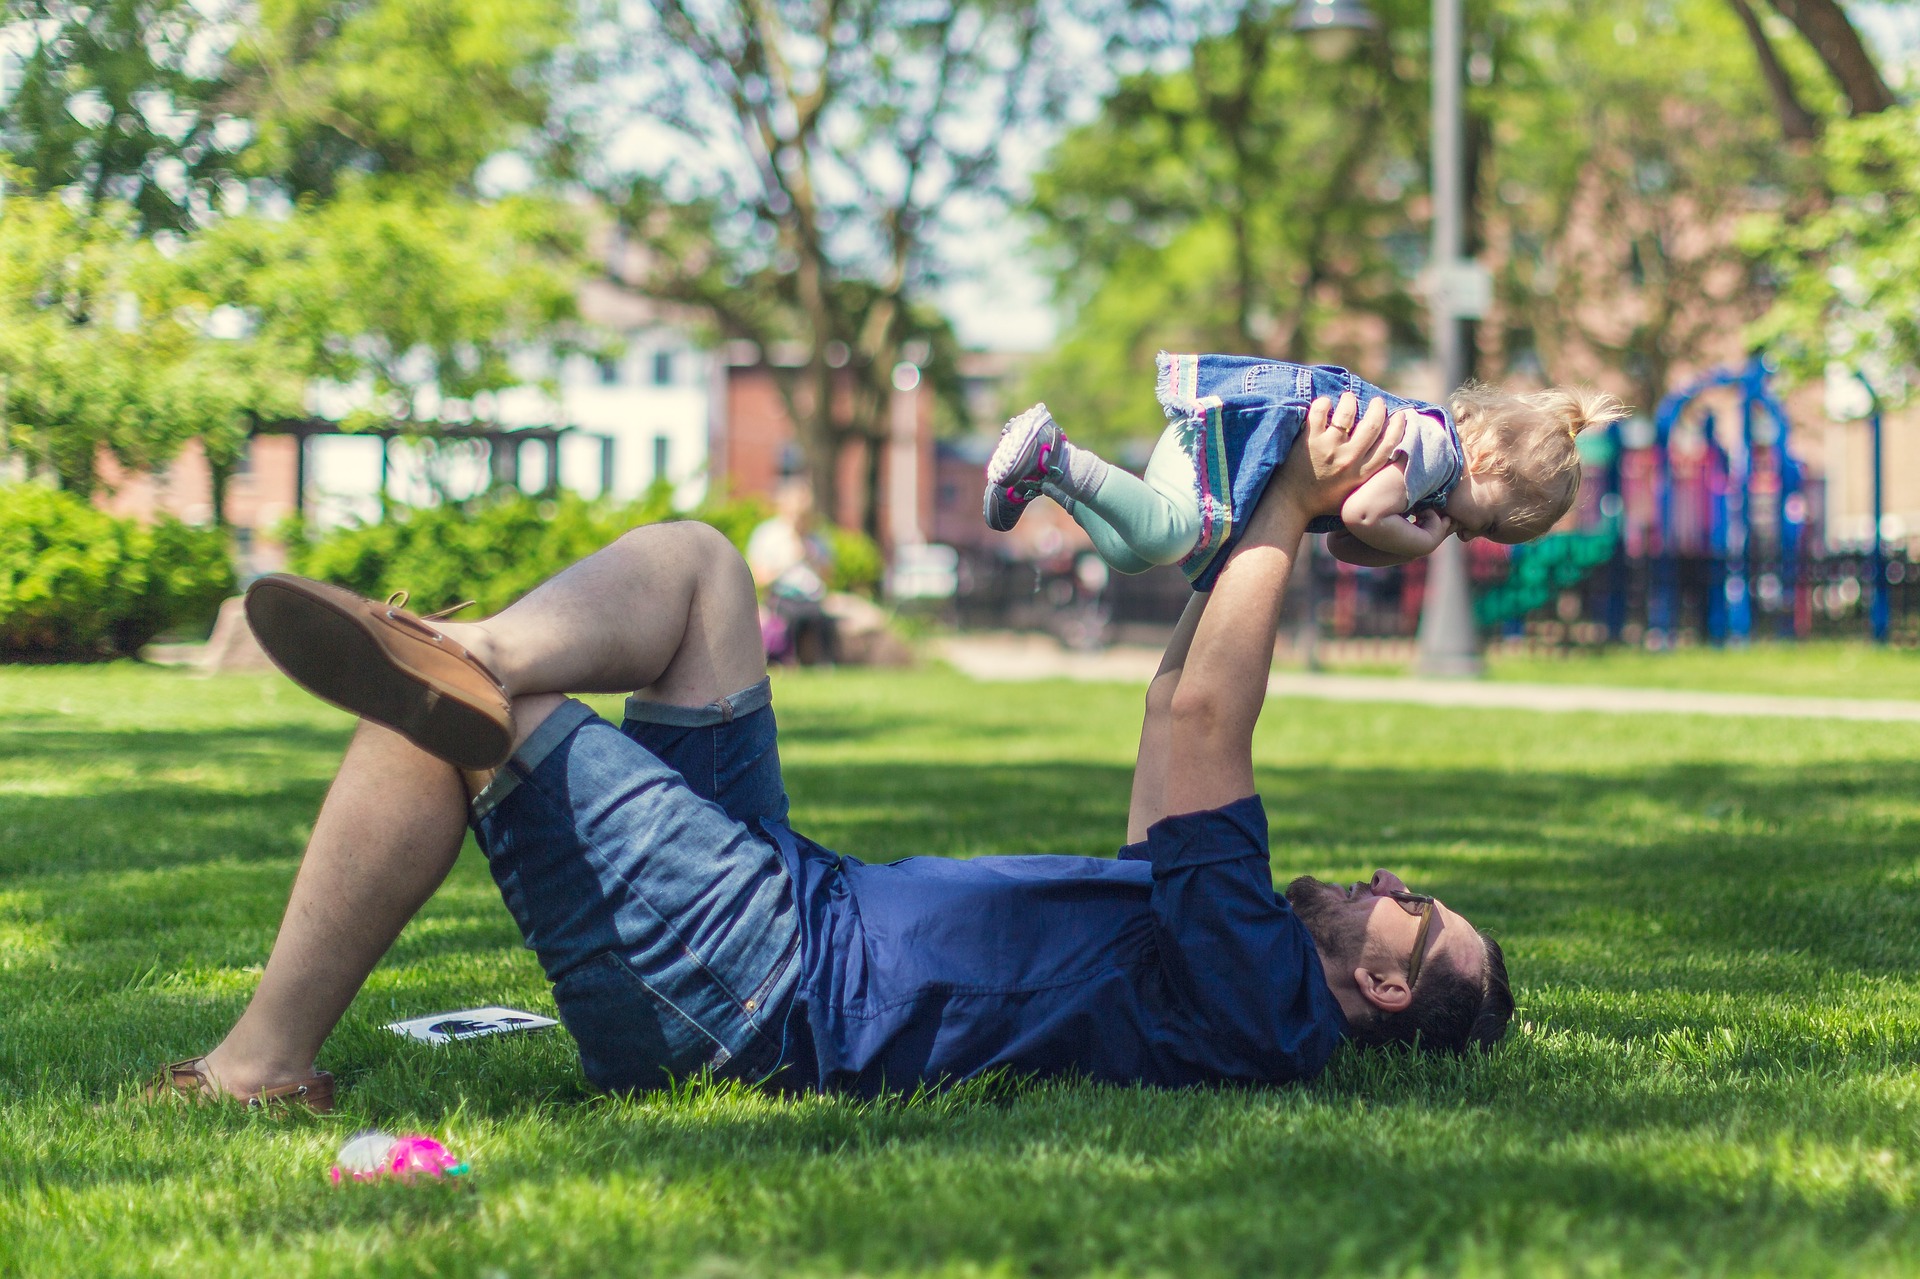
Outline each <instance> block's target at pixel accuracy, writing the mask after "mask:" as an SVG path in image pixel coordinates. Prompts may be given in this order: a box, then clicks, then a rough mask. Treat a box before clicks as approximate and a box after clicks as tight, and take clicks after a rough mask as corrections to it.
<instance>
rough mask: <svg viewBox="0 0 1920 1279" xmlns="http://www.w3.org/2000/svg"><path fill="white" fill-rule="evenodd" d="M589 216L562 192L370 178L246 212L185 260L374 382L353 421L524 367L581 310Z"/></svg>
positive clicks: (344, 368)
mask: <svg viewBox="0 0 1920 1279" xmlns="http://www.w3.org/2000/svg"><path fill="white" fill-rule="evenodd" d="M577 249H578V240H577V236H576V234H575V229H574V228H573V227H572V225H571V223H570V222H569V220H568V219H567V218H566V216H565V215H564V213H563V212H562V210H561V209H560V208H559V207H558V206H557V205H555V204H552V203H549V202H547V201H544V200H537V199H531V198H527V199H520V198H516V199H509V200H503V201H500V202H498V203H495V204H481V203H477V202H474V201H470V200H463V199H457V198H451V197H438V196H433V195H429V194H423V193H421V192H419V191H417V190H412V189H408V188H405V187H401V186H397V185H394V184H386V185H380V184H373V183H362V184H356V185H354V186H352V187H350V188H349V189H348V190H346V191H344V192H343V193H342V194H341V195H340V196H339V197H338V198H336V199H334V200H331V201H329V202H327V203H324V204H311V205H305V206H302V207H301V208H300V209H299V210H297V211H296V212H295V214H294V215H293V216H292V217H290V218H285V219H275V220H269V219H266V218H235V219H230V220H228V221H226V222H223V223H221V224H220V225H218V226H216V227H213V228H212V229H211V230H209V231H207V232H206V233H204V234H203V235H201V236H200V237H199V238H198V239H197V240H196V241H195V242H194V243H193V244H192V245H191V246H190V248H188V250H187V251H185V252H184V253H182V254H181V255H180V258H179V260H178V262H177V264H176V270H177V273H178V277H179V279H180V281H181V286H182V288H183V289H184V290H185V291H187V292H188V293H189V294H191V295H192V296H193V297H194V298H195V299H197V301H198V303H199V305H200V306H201V307H203V308H207V309H211V308H212V307H216V306H231V307H237V308H239V309H240V310H241V311H242V312H244V313H245V314H246V315H247V316H248V317H250V320H251V322H252V325H253V327H254V330H255V332H256V333H257V334H258V335H259V337H260V339H261V340H262V341H264V342H267V343H269V344H270V345H272V346H273V347H274V348H275V349H277V350H279V351H281V352H283V353H284V355H285V357H286V358H287V360H288V361H289V362H290V363H291V364H292V365H293V366H294V367H295V368H296V369H298V370H299V371H300V372H301V373H303V374H305V375H306V376H308V377H312V378H318V379H324V380H326V381H329V382H332V383H336V384H338V385H341V386H354V385H356V384H362V383H364V384H365V385H367V386H368V387H369V388H370V389H371V400H370V402H367V403H363V404H362V405H361V406H360V407H359V409H358V411H357V412H355V413H353V414H350V415H349V416H348V419H347V421H348V425H349V426H352V425H354V424H355V423H361V424H368V425H370V424H372V423H373V422H375V421H378V422H382V423H385V422H391V421H400V422H409V421H419V420H423V419H427V420H430V419H432V418H434V417H436V416H438V415H440V414H441V413H443V412H447V411H448V410H449V408H450V407H451V406H449V405H448V404H447V401H469V400H471V399H472V398H473V397H474V396H476V395H479V394H482V393H484V392H487V391H495V390H499V389H501V388H503V387H507V386H512V385H514V384H516V383H517V382H519V381H520V380H521V379H520V378H519V377H518V376H517V375H516V374H515V373H514V371H513V370H512V369H511V368H509V367H508V357H509V355H510V354H511V353H512V352H513V351H514V350H515V349H516V348H519V347H522V346H526V345H530V344H534V343H537V342H539V341H541V340H542V339H544V338H547V337H549V336H550V335H552V334H553V332H554V328H555V326H556V325H559V324H561V323H562V322H564V321H565V320H567V319H569V318H571V317H572V316H573V314H574V283H575V281H574V277H573V269H572V268H573V264H574V255H575V253H576V251H577Z"/></svg>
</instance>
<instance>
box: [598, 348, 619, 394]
mask: <svg viewBox="0 0 1920 1279" xmlns="http://www.w3.org/2000/svg"><path fill="white" fill-rule="evenodd" d="M593 367H594V369H595V371H596V372H597V373H598V374H599V375H600V385H601V386H618V385H620V364H619V361H617V360H615V359H613V358H612V357H610V356H605V355H596V356H595V357H593Z"/></svg>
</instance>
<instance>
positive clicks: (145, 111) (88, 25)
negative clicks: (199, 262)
mask: <svg viewBox="0 0 1920 1279" xmlns="http://www.w3.org/2000/svg"><path fill="white" fill-rule="evenodd" d="M204 8H205V6H202V5H198V4H195V3H193V0H9V3H8V4H7V5H6V8H5V17H4V18H3V19H0V32H3V33H4V35H5V37H6V38H7V39H8V42H9V48H12V49H19V50H22V54H21V58H20V62H19V64H18V66H17V68H15V69H12V70H11V72H10V74H9V75H8V76H7V78H6V82H5V86H4V87H5V96H4V98H0V154H5V155H6V156H7V157H8V158H10V159H11V160H12V161H13V163H14V164H16V165H18V166H19V168H20V169H21V171H22V172H23V173H24V174H25V175H26V178H27V181H28V185H29V187H30V189H31V190H33V191H35V192H38V193H42V194H44V193H47V192H51V191H58V190H61V189H63V188H64V189H68V190H71V191H73V192H74V193H75V194H76V195H77V196H79V197H80V198H81V199H82V201H83V202H84V204H85V205H86V207H88V208H89V209H93V210H98V209H100V208H101V207H103V206H104V205H106V204H108V203H124V204H126V205H127V206H129V207H130V208H131V209H132V210H133V211H134V215H135V218H136V220H137V222H138V224H139V226H140V229H141V231H142V232H143V233H149V234H150V233H152V232H155V231H185V230H188V229H190V228H191V227H192V226H193V224H194V222H195V221H196V220H197V219H198V218H199V217H200V216H202V215H203V214H204V213H205V211H206V209H207V206H208V204H209V203H210V201H211V199H212V198H213V195H214V192H215V188H216V187H217V185H218V184H219V183H220V181H221V180H222V179H228V180H230V179H231V176H232V174H233V172H234V168H235V163H236V158H237V157H236V152H237V151H238V150H239V148H240V147H241V146H242V145H244V141H245V137H246V130H245V128H243V127H235V126H236V125H237V123H238V122H237V121H234V120H232V119H230V118H229V113H230V110H231V107H232V105H233V104H232V102H231V101H224V100H223V99H225V98H226V97H227V95H228V89H229V86H228V85H227V83H226V80H225V76H224V74H223V72H224V67H223V66H222V64H221V62H220V60H219V59H218V58H217V57H209V56H208V55H209V53H210V52H213V51H215V50H217V49H218V48H219V47H221V46H223V45H224V44H225V43H226V41H227V40H230V39H231V35H230V34H229V31H230V27H231V22H230V15H228V14H225V13H220V14H218V15H217V16H216V15H213V14H209V13H207V12H203V9H204Z"/></svg>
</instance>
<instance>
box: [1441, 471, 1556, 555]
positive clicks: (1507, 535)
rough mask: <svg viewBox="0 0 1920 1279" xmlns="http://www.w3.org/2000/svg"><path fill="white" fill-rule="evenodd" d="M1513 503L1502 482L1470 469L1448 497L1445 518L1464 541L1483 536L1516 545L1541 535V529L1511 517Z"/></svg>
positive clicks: (1505, 543) (1510, 492) (1510, 494)
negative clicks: (1474, 472)
mask: <svg viewBox="0 0 1920 1279" xmlns="http://www.w3.org/2000/svg"><path fill="white" fill-rule="evenodd" d="M1513 506H1514V500H1513V493H1512V491H1511V490H1509V489H1508V487H1507V485H1506V484H1505V482H1503V481H1501V480H1498V479H1494V478H1493V477H1491V476H1486V475H1475V474H1473V473H1472V472H1471V471H1469V472H1468V473H1467V475H1466V478H1464V479H1462V480H1461V481H1460V482H1459V483H1458V484H1456V485H1454V486H1453V492H1452V493H1451V494H1449V495H1448V497H1447V518H1448V519H1449V520H1452V521H1453V532H1454V536H1456V537H1458V538H1459V539H1460V540H1461V541H1463V542H1471V541H1472V540H1473V539H1474V538H1476V537H1484V538H1486V539H1487V540H1488V541H1490V542H1500V543H1502V544H1504V545H1507V546H1516V545H1518V544H1519V543H1521V542H1528V541H1532V540H1533V539H1534V538H1536V537H1538V536H1540V534H1541V533H1542V532H1543V531H1544V530H1542V529H1537V528H1532V527H1528V526H1523V525H1521V524H1520V523H1519V522H1518V521H1516V520H1515V519H1514V518H1513V517H1512V515H1511V511H1512V509H1513Z"/></svg>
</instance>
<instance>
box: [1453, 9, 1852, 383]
mask: <svg viewBox="0 0 1920 1279" xmlns="http://www.w3.org/2000/svg"><path fill="white" fill-rule="evenodd" d="M1508 22H1509V24H1510V25H1509V28H1508V30H1509V32H1510V35H1509V38H1508V40H1507V42H1506V47H1505V49H1504V50H1503V54H1504V56H1503V57H1502V58H1501V59H1500V61H1499V67H1498V72H1497V75H1496V77H1495V79H1494V82H1493V83H1492V84H1490V85H1489V86H1487V87H1486V88H1484V89H1482V90H1479V91H1477V94H1476V96H1475V108H1476V110H1478V111H1480V112H1483V113H1484V115H1485V118H1486V120H1487V128H1488V130H1489V134H1488V137H1489V143H1490V145H1489V146H1488V148H1487V150H1486V156H1485V167H1484V168H1483V170H1482V179H1481V183H1480V186H1481V190H1482V192H1483V195H1482V198H1481V201H1480V213H1481V217H1482V222H1483V225H1484V227H1485V229H1486V238H1487V239H1488V240H1489V241H1491V242H1492V244H1493V246H1494V248H1495V253H1494V254H1493V255H1492V256H1493V257H1494V259H1495V261H1496V262H1497V263H1498V265H1499V268H1500V269H1499V275H1498V277H1497V281H1496V285H1497V296H1498V298H1499V302H1500V305H1501V308H1502V312H1503V315H1502V319H1503V322H1504V323H1505V324H1506V325H1507V326H1509V341H1507V342H1503V343H1502V345H1503V346H1506V347H1507V348H1508V349H1507V350H1506V352H1505V354H1506V356H1507V358H1508V359H1509V360H1510V361H1512V360H1516V359H1518V360H1522V361H1524V360H1525V359H1526V357H1528V356H1537V358H1538V362H1539V365H1540V368H1541V371H1542V372H1544V374H1545V376H1546V377H1547V379H1548V380H1550V381H1561V382H1568V381H1590V380H1596V379H1598V380H1601V381H1613V382H1615V384H1616V385H1619V384H1620V383H1625V385H1619V389H1620V390H1621V391H1622V393H1623V394H1624V395H1625V397H1626V399H1627V400H1628V402H1629V403H1630V404H1632V405H1635V406H1637V407H1638V408H1639V410H1640V411H1642V412H1647V413H1651V412H1652V410H1653V407H1654V405H1656V404H1657V403H1658V402H1659V397H1660V396H1661V395H1663V394H1664V393H1665V392H1666V391H1668V390H1670V389H1671V387H1672V383H1673V379H1674V377H1675V369H1676V368H1677V367H1679V368H1685V367H1698V366H1699V364H1701V363H1702V362H1703V361H1707V360H1716V359H1727V358H1732V357H1733V356H1734V355H1736V354H1737V347H1736V346H1735V345H1733V344H1732V343H1730V342H1729V337H1730V333H1729V324H1730V320H1731V319H1733V318H1735V317H1738V318H1742V319H1744V318H1745V317H1747V316H1750V315H1753V314H1755V313H1756V311H1757V310H1758V309H1759V308H1760V307H1762V306H1764V305H1765V300H1766V297H1767V291H1766V286H1765V282H1764V279H1763V278H1762V276H1761V275H1760V274H1759V273H1758V272H1756V271H1754V270H1753V266H1754V263H1753V261H1752V258H1751V256H1750V255H1749V254H1748V253H1747V252H1745V251H1744V250H1743V248H1742V247H1741V245H1740V244H1739V243H1738V242H1737V239H1736V237H1735V236H1734V234H1733V233H1732V228H1733V226H1734V225H1735V224H1736V222H1737V220H1738V219H1739V218H1740V217H1742V216H1744V215H1745V214H1747V213H1749V212H1750V211H1752V210H1753V209H1755V208H1759V207H1764V206H1766V205H1778V204H1781V203H1783V202H1791V201H1794V200H1796V199H1799V198H1800V197H1799V195H1798V194H1797V193H1798V192H1801V191H1804V190H1806V189H1807V188H1808V187H1809V186H1810V185H1811V183H1812V180H1813V178H1814V175H1813V173H1812V172H1810V169H1809V165H1808V163H1807V161H1806V158H1805V156H1804V155H1803V154H1802V153H1801V152H1800V151H1799V150H1797V149H1796V148H1795V147H1793V146H1789V145H1788V144H1787V143H1786V142H1785V140H1784V139H1783V138H1782V136H1781V130H1780V123H1779V120H1778V118H1777V117H1776V115H1775V113H1774V110H1773V105H1772V100H1771V99H1770V98H1769V96H1768V93H1767V90H1766V87H1765V84H1764V81H1763V80H1762V78H1761V76H1760V74H1759V71H1758V68H1757V63H1756V61H1755V57H1754V52H1753V49H1752V48H1751V46H1750V45H1749V44H1748V42H1747V39H1746V37H1745V35H1744V34H1743V32H1742V30H1741V27H1740V24H1739V22H1738V20H1737V18H1736V17H1735V14H1734V11H1733V9H1732V7H1731V6H1730V5H1729V4H1727V3H1726V0H1674V2H1673V3H1666V2H1664V0H1662V2H1660V3H1651V2H1647V0H1641V2H1639V3H1634V4H1619V3H1612V2H1610V0H1576V2H1575V3H1570V4H1564V5H1559V4H1556V5H1535V4H1530V3H1527V4H1520V5H1516V6H1514V7H1513V8H1511V9H1510V10H1509V17H1508ZM1776 44H1777V52H1778V53H1779V55H1780V58H1781V60H1782V62H1783V63H1784V64H1785V68H1786V70H1787V72H1788V73H1789V74H1791V75H1792V76H1793V77H1794V78H1795V79H1796V80H1797V81H1798V82H1799V85H1800V90H1801V97H1802V99H1803V100H1804V101H1805V102H1806V103H1807V104H1808V105H1809V106H1812V107H1814V108H1816V109H1817V110H1820V111H1822V112H1826V113H1831V112H1833V111H1835V110H1837V109H1839V107H1840V105H1841V104H1840V100H1839V98H1838V95H1837V94H1836V93H1835V92H1834V90H1833V86H1832V85H1831V83H1830V82H1829V81H1827V80H1826V78H1825V76H1824V75H1823V74H1822V73H1821V71H1820V69H1819V65H1818V62H1817V60H1816V59H1815V57H1814V55H1813V53H1812V51H1811V49H1809V48H1808V47H1807V46H1806V45H1805V44H1804V43H1802V42H1800V41H1798V40H1791V39H1790V40H1782V41H1777V42H1776ZM1504 371H1505V370H1502V369H1499V368H1497V367H1496V368H1494V369H1491V370H1489V372H1490V373H1492V374H1496V375H1497V374H1500V373H1502V372H1504Z"/></svg>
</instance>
